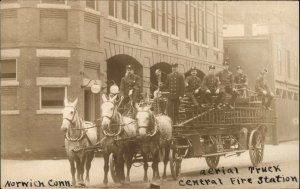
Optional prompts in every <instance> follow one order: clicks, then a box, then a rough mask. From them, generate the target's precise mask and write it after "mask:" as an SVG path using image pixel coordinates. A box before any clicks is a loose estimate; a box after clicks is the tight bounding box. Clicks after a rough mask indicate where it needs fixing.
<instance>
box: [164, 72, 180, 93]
mask: <svg viewBox="0 0 300 189" xmlns="http://www.w3.org/2000/svg"><path fill="white" fill-rule="evenodd" d="M164 88H165V89H166V90H167V91H168V92H169V98H170V99H178V98H179V97H183V95H184V92H185V81H184V76H183V75H182V74H180V73H178V72H174V73H170V74H169V75H168V76H167V79H166V82H165V86H164Z"/></svg>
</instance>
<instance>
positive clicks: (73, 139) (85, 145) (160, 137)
mask: <svg viewBox="0 0 300 189" xmlns="http://www.w3.org/2000/svg"><path fill="white" fill-rule="evenodd" d="M102 99H103V103H102V105H101V124H100V127H99V128H100V133H101V135H100V137H97V136H98V131H97V129H98V128H97V126H96V125H95V123H92V122H87V121H84V120H83V119H81V118H80V117H79V115H78V111H77V109H76V106H77V101H78V100H77V99H76V100H75V101H74V102H69V101H68V100H67V99H66V100H65V101H64V106H65V107H64V109H63V122H62V126H61V130H62V131H63V132H64V134H65V148H66V153H67V157H68V160H69V162H70V166H71V174H72V185H73V186H75V185H86V184H89V170H90V167H91V162H92V160H93V158H94V151H95V149H94V147H95V146H98V145H100V148H101V151H102V154H103V158H104V179H103V184H105V185H106V184H108V171H109V169H111V170H110V171H111V176H112V179H113V181H114V182H118V183H124V182H125V181H126V182H129V181H130V169H131V166H132V164H133V161H134V156H135V155H137V154H139V155H141V156H142V161H143V166H144V181H148V176H147V170H148V162H152V170H153V177H152V179H153V180H156V179H160V173H159V169H158V164H159V162H160V161H163V162H164V171H163V178H166V167H167V164H168V160H169V152H170V141H171V137H172V120H171V119H170V117H168V116H166V115H154V114H153V112H152V111H151V110H150V108H151V107H150V106H151V105H149V104H144V105H138V104H136V109H137V113H136V116H135V119H132V118H130V117H126V116H123V115H122V114H121V113H120V112H118V106H119V104H118V103H117V101H116V97H107V96H106V95H104V94H103V95H102ZM125 164H126V168H127V172H126V177H125V171H124V165H125ZM84 169H85V170H86V179H85V181H84V179H83V174H84ZM76 171H77V180H76V179H75V173H76Z"/></svg>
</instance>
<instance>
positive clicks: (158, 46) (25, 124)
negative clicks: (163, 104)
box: [1, 0, 223, 156]
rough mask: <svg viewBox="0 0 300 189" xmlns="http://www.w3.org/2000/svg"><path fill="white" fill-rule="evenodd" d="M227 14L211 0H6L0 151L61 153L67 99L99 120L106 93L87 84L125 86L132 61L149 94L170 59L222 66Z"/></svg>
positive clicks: (204, 67) (184, 67)
mask: <svg viewBox="0 0 300 189" xmlns="http://www.w3.org/2000/svg"><path fill="white" fill-rule="evenodd" d="M222 15H223V5H222V3H220V2H213V1H129V0H109V1H108V0H103V1H98V0H88V1H73V0H2V1H1V47H2V49H1V145H2V155H3V156H10V155H18V154H24V152H30V153H34V154H37V155H39V156H44V155H52V154H56V155H57V154H59V153H60V152H63V151H64V148H63V145H64V136H63V134H62V132H61V131H60V126H61V123H62V108H63V100H64V98H65V97H67V98H68V99H69V101H73V100H74V99H75V98H76V97H78V98H79V102H78V111H79V115H80V116H82V117H83V118H84V119H85V120H91V121H92V120H95V119H96V118H98V117H99V115H100V110H99V109H100V103H101V102H100V99H101V98H100V95H101V94H93V93H91V91H90V88H89V87H90V86H91V85H92V84H93V82H96V83H99V84H102V85H105V83H106V81H107V80H115V81H116V82H117V84H119V82H120V80H121V77H122V76H123V75H124V73H125V65H126V64H128V63H131V64H133V65H134V68H135V73H136V74H138V75H139V76H140V77H142V78H143V80H142V86H143V92H147V91H149V90H150V81H153V77H154V70H155V69H156V68H160V69H161V70H162V71H164V72H166V73H169V72H170V64H171V63H178V64H179V70H180V72H182V73H186V72H188V70H189V69H190V68H191V67H192V66H196V67H197V68H198V69H199V70H200V71H201V72H202V73H203V74H205V73H206V72H207V71H208V66H209V65H215V66H216V67H217V68H220V67H221V65H222V62H223V37H222V25H223V16H222ZM91 80H92V82H90V81H91Z"/></svg>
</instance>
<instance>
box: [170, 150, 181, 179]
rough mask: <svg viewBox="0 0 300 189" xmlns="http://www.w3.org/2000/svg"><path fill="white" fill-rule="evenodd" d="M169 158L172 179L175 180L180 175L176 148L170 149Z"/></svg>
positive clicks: (179, 161) (179, 159)
mask: <svg viewBox="0 0 300 189" xmlns="http://www.w3.org/2000/svg"><path fill="white" fill-rule="evenodd" d="M169 160H170V168H171V174H172V177H173V179H174V180H177V179H178V178H179V177H180V172H181V158H180V156H179V154H178V153H177V150H174V149H171V150H170V156H169Z"/></svg>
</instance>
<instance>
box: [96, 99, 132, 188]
mask: <svg viewBox="0 0 300 189" xmlns="http://www.w3.org/2000/svg"><path fill="white" fill-rule="evenodd" d="M116 97H117V96H115V97H113V98H111V97H109V99H107V97H106V96H105V95H104V94H103V95H102V99H103V103H102V105H101V112H102V115H101V117H102V122H101V129H102V132H103V134H104V138H102V139H101V146H102V152H103V157H104V180H103V183H104V184H107V183H108V179H107V173H108V171H109V158H112V159H111V160H112V161H111V162H110V163H114V164H115V166H116V167H115V170H111V173H112V177H113V180H114V181H115V182H123V181H124V180H125V174H124V158H125V162H126V165H127V176H126V180H129V173H130V168H131V165H132V158H133V155H134V150H133V148H134V147H133V146H132V145H131V143H128V142H126V141H120V142H118V145H116V143H115V139H122V138H125V137H134V136H136V123H135V120H133V119H132V118H129V117H124V116H122V115H121V114H120V113H119V112H118V111H117V108H118V106H117V105H116V104H115V99H116ZM111 168H113V167H112V166H111Z"/></svg>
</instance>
